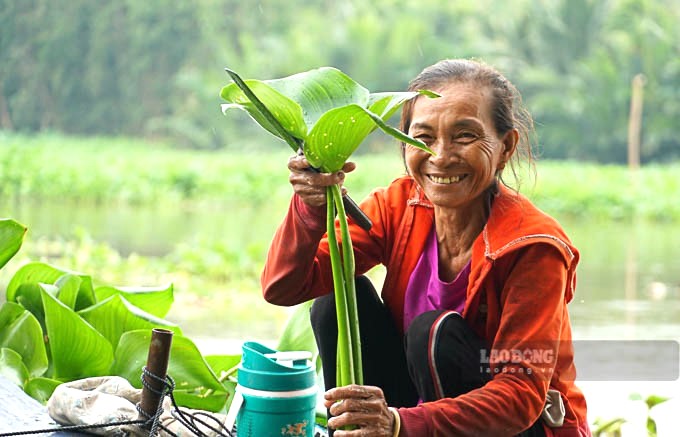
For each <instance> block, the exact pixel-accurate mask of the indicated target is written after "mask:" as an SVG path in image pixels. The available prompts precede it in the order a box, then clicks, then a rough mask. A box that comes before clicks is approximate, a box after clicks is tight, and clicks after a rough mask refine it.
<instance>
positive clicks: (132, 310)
mask: <svg viewBox="0 0 680 437" xmlns="http://www.w3.org/2000/svg"><path fill="white" fill-rule="evenodd" d="M78 314H79V315H80V316H81V317H82V318H83V319H84V320H86V321H87V322H88V323H89V324H90V325H92V326H93V327H94V328H95V329H96V330H97V331H98V332H99V333H100V334H102V335H103V336H104V337H105V338H106V339H107V340H108V341H109V342H110V343H111V345H112V346H113V348H114V349H115V348H116V346H117V345H118V341H119V340H120V337H121V335H123V333H124V332H127V331H134V330H136V329H149V330H150V329H153V328H165V329H169V330H171V331H173V332H174V333H175V334H181V333H182V332H181V330H180V328H179V327H178V326H177V325H176V324H174V323H172V322H169V321H167V320H163V319H161V318H158V317H156V316H154V315H153V314H149V313H147V312H145V311H143V310H141V309H140V308H138V307H137V306H135V305H133V304H132V303H130V302H128V301H127V299H125V298H124V297H123V295H122V294H115V295H113V296H111V297H108V298H107V299H105V300H103V301H102V302H99V303H98V304H96V305H93V306H91V307H89V308H86V309H84V310H81V311H79V312H78Z"/></svg>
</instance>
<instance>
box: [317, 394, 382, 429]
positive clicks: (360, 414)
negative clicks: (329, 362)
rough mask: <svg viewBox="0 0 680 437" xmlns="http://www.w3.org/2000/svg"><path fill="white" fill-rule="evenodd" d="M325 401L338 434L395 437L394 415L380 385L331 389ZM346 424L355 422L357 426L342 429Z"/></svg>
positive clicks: (330, 420) (330, 425)
mask: <svg viewBox="0 0 680 437" xmlns="http://www.w3.org/2000/svg"><path fill="white" fill-rule="evenodd" d="M324 404H325V405H326V408H329V409H330V413H331V415H332V416H333V417H331V418H330V419H329V420H328V426H329V427H331V428H333V429H335V430H336V431H335V437H350V436H376V437H377V436H385V437H392V435H393V433H394V425H395V424H394V422H395V418H394V415H393V414H392V412H391V411H390V410H389V409H388V407H387V401H385V395H384V394H383V392H382V390H381V389H380V388H378V387H372V386H368V385H348V386H345V387H337V388H332V389H330V390H328V391H327V392H326V394H325V402H324ZM345 425H355V426H357V429H353V430H348V431H344V430H340V428H342V427H344V426H345Z"/></svg>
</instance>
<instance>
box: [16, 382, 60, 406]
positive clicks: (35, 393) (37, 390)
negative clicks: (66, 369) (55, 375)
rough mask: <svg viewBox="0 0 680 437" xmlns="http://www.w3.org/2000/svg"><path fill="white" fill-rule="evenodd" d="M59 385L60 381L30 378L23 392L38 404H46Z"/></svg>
mask: <svg viewBox="0 0 680 437" xmlns="http://www.w3.org/2000/svg"><path fill="white" fill-rule="evenodd" d="M60 384H61V381H57V380H56V379H50V378H32V379H29V380H28V382H27V383H26V385H24V391H25V392H26V393H27V394H28V395H29V396H30V397H32V398H33V399H35V400H37V401H38V402H40V403H42V404H46V403H47V401H48V400H49V399H50V397H51V396H52V393H54V389H55V388H57V386H59V385H60Z"/></svg>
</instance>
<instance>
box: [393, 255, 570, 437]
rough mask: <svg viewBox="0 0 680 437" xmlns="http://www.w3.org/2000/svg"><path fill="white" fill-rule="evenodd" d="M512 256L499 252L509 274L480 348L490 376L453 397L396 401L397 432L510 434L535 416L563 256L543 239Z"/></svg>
mask: <svg viewBox="0 0 680 437" xmlns="http://www.w3.org/2000/svg"><path fill="white" fill-rule="evenodd" d="M510 258H512V259H510V260H505V261H509V262H508V267H507V269H508V275H507V279H506V280H505V282H504V284H500V287H502V293H501V298H500V302H498V305H499V306H500V308H499V309H500V314H501V316H500V323H499V326H498V330H497V334H496V336H495V338H494V339H493V341H492V347H491V350H490V351H482V352H480V359H481V363H480V367H486V366H488V368H489V371H490V372H492V375H493V379H492V380H491V381H489V382H488V383H487V384H486V385H484V386H483V387H481V388H478V389H475V390H472V391H470V392H468V393H466V394H463V395H460V396H458V397H456V398H445V399H440V400H438V401H434V402H427V403H423V404H421V405H420V406H417V407H414V408H402V409H400V410H399V414H400V415H401V418H402V431H401V433H400V436H409V437H411V436H424V435H447V436H454V435H455V436H458V435H494V436H495V435H498V436H505V435H507V436H512V435H516V434H519V433H520V432H522V431H523V430H525V429H527V428H529V427H530V426H531V425H532V424H533V423H534V422H535V421H536V420H537V419H538V417H539V416H540V414H541V411H542V408H543V405H544V403H545V399H546V394H547V391H548V387H549V384H550V380H551V378H552V374H553V372H554V369H555V365H556V361H557V352H558V347H559V341H560V332H561V327H562V323H563V321H564V319H565V314H566V300H565V287H566V284H567V274H568V270H567V264H566V262H565V260H564V258H563V257H562V255H561V254H560V253H559V251H558V250H557V249H555V248H553V247H551V246H549V245H547V244H534V245H531V246H529V247H527V248H524V249H522V250H521V251H520V252H519V253H517V254H516V255H514V256H510ZM496 262H498V260H497V261H496ZM489 304H491V303H489ZM486 358H488V363H485V362H484V361H486ZM484 371H486V369H484Z"/></svg>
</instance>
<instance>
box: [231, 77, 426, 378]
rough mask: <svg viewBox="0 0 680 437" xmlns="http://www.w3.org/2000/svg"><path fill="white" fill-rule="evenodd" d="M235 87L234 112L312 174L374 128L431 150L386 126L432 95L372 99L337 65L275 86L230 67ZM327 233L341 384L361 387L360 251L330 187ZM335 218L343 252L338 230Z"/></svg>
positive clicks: (340, 158) (338, 163) (337, 192)
mask: <svg viewBox="0 0 680 437" xmlns="http://www.w3.org/2000/svg"><path fill="white" fill-rule="evenodd" d="M227 73H229V75H230V76H231V78H232V79H233V83H231V84H229V85H227V86H225V87H224V88H222V91H221V93H220V95H221V97H222V98H223V99H224V100H226V101H227V102H229V103H226V104H223V105H222V111H223V112H224V113H226V112H227V111H228V110H230V109H234V108H236V109H241V110H244V111H246V112H247V113H248V114H249V115H250V116H251V117H252V118H253V119H254V120H255V121H256V122H257V123H258V124H259V125H260V126H262V127H263V128H264V129H266V130H267V131H269V132H270V133H272V134H273V135H275V136H276V137H278V138H280V139H282V140H283V141H285V142H286V143H287V144H288V145H289V146H290V147H291V148H292V149H293V151H295V152H298V151H300V150H301V151H302V152H303V153H304V155H305V157H306V158H307V160H308V161H309V163H310V164H311V165H312V167H313V170H316V171H321V172H328V173H333V172H337V171H339V170H341V169H342V167H343V165H344V164H345V162H346V161H347V159H348V158H349V157H350V155H351V154H352V153H353V152H354V151H355V150H356V149H357V148H358V147H359V145H360V144H361V142H362V141H363V140H364V139H365V138H366V137H367V136H368V134H369V133H371V132H372V131H373V130H375V129H376V128H380V129H381V130H382V131H383V132H385V133H387V134H388V135H390V136H392V137H394V138H397V139H398V140H400V141H403V142H404V143H407V144H411V145H413V146H416V147H418V148H421V149H423V150H426V151H428V152H430V153H432V152H431V150H430V149H429V148H428V147H427V146H426V145H425V144H424V143H422V142H421V141H418V140H416V139H414V138H412V137H410V136H408V135H406V134H404V133H403V132H401V131H400V130H398V129H395V128H393V127H391V126H389V125H388V124H387V120H388V119H389V118H390V117H391V116H392V115H393V114H394V113H395V112H396V111H397V110H398V109H399V108H400V107H401V106H402V104H403V103H404V102H406V101H407V100H409V99H412V98H414V97H415V96H417V95H419V94H424V95H427V96H429V97H436V94H434V93H432V92H429V91H419V92H382V93H371V92H369V91H368V90H367V89H366V88H364V87H363V86H361V85H360V84H358V83H357V82H355V81H354V80H353V79H351V78H350V77H349V76H347V75H346V74H344V73H343V72H341V71H340V70H337V69H335V68H332V67H323V68H319V69H315V70H310V71H306V72H303V73H298V74H295V75H292V76H288V77H284V78H281V79H274V80H264V81H261V80H254V79H249V80H245V81H244V80H242V79H241V78H240V77H239V76H238V75H237V74H236V73H235V72H233V71H231V70H229V69H227ZM326 195H327V234H328V243H329V249H330V256H331V265H332V271H333V287H334V293H335V302H336V312H337V319H338V355H337V357H338V362H337V385H338V386H344V385H348V384H362V383H363V375H362V365H361V344H360V340H359V322H358V315H357V306H356V292H355V288H354V276H355V270H354V252H353V250H352V241H351V238H350V234H349V229H348V225H347V216H346V212H345V207H344V205H343V198H342V192H341V189H340V187H339V186H337V185H335V186H330V187H328V188H327V192H326ZM336 215H337V218H338V222H339V227H340V238H341V243H342V245H341V246H342V253H341V252H340V244H339V242H338V239H337V236H336V232H335V217H336Z"/></svg>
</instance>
